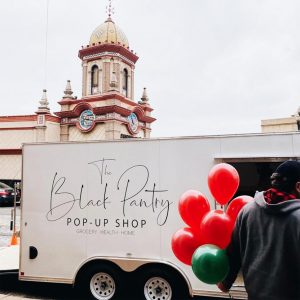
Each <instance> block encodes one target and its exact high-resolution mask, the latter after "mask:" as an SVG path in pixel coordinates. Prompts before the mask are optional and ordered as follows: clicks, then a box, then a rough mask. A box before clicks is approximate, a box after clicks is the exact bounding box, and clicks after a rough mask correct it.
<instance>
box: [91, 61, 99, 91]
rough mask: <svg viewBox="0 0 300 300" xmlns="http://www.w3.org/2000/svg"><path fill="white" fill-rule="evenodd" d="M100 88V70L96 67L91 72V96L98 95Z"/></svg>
mask: <svg viewBox="0 0 300 300" xmlns="http://www.w3.org/2000/svg"><path fill="white" fill-rule="evenodd" d="M98 86H99V68H98V66H96V65H94V66H93V67H92V70H91V94H96V93H98Z"/></svg>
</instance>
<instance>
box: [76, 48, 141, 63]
mask: <svg viewBox="0 0 300 300" xmlns="http://www.w3.org/2000/svg"><path fill="white" fill-rule="evenodd" d="M107 55H110V56H119V57H120V58H122V59H125V60H128V61H129V63H131V64H135V63H136V62H137V60H138V59H139V58H138V56H137V55H136V54H135V53H133V50H129V48H125V47H123V46H122V45H121V44H114V43H111V44H98V45H94V46H89V45H88V46H86V47H85V48H83V49H81V50H79V53H78V56H79V58H80V59H81V60H84V61H86V60H91V59H95V58H97V57H101V56H107Z"/></svg>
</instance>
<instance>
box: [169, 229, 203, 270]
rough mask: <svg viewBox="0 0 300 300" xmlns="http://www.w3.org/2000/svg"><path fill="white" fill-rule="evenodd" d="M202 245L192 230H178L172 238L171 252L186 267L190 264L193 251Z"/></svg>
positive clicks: (197, 235)
mask: <svg viewBox="0 0 300 300" xmlns="http://www.w3.org/2000/svg"><path fill="white" fill-rule="evenodd" d="M201 245H203V243H202V241H201V238H200V236H199V233H196V232H195V231H194V230H193V229H192V228H189V227H186V228H181V229H179V230H178V231H177V232H176V233H175V234H174V235H173V237H172V250H173V253H174V254H175V256H176V257H177V258H178V259H179V260H180V261H181V262H183V263H185V264H187V265H189V266H190V265H191V264H192V256H193V254H194V252H195V250H196V249H197V248H198V247H199V246H201Z"/></svg>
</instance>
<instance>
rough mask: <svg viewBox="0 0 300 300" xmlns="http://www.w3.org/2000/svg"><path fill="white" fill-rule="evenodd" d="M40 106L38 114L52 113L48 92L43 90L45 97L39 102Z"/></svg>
mask: <svg viewBox="0 0 300 300" xmlns="http://www.w3.org/2000/svg"><path fill="white" fill-rule="evenodd" d="M39 103H40V106H39V107H38V111H37V112H38V113H42V114H49V113H50V108H49V102H48V99H47V90H46V89H44V90H43V96H42V99H41V100H40V101H39Z"/></svg>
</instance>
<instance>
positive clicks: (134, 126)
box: [128, 113, 139, 133]
mask: <svg viewBox="0 0 300 300" xmlns="http://www.w3.org/2000/svg"><path fill="white" fill-rule="evenodd" d="M128 123H129V128H130V130H131V131H132V132H134V133H136V132H137V130H138V126H139V120H138V118H137V116H136V114H135V113H131V114H130V115H129V117H128Z"/></svg>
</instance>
